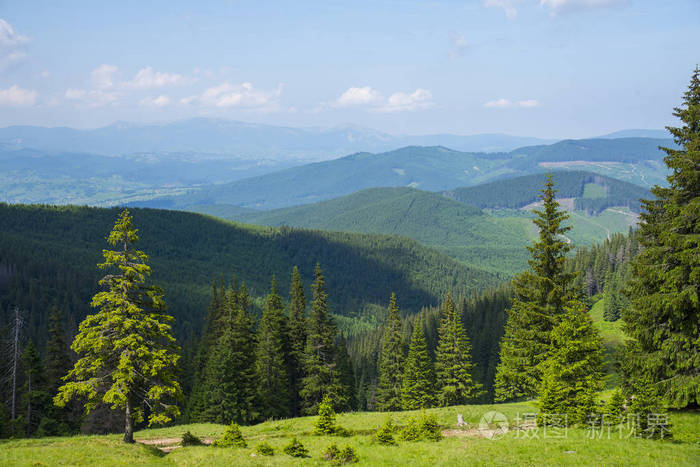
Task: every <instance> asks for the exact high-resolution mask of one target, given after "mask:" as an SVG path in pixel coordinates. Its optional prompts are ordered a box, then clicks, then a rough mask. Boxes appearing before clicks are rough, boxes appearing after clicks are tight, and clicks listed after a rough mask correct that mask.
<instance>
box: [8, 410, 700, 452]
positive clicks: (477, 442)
mask: <svg viewBox="0 0 700 467" xmlns="http://www.w3.org/2000/svg"><path fill="white" fill-rule="evenodd" d="M491 410H495V411H498V412H501V413H503V414H504V415H505V416H506V417H507V419H508V421H509V423H512V422H513V421H514V420H515V419H516V418H518V417H519V416H520V415H521V414H524V413H532V412H535V411H536V410H537V409H536V407H535V406H534V405H532V404H530V403H513V404H498V405H470V406H458V407H449V408H440V409H430V410H428V412H430V413H434V414H435V415H436V416H437V418H438V421H439V422H440V423H441V424H442V425H443V427H444V428H449V429H456V428H457V427H456V422H457V414H462V415H463V416H464V420H465V421H466V422H467V423H468V424H469V425H470V426H469V428H470V429H474V428H476V427H477V426H478V423H479V421H480V419H481V417H482V416H483V415H484V414H485V413H487V412H488V411H491ZM416 414H417V413H416V412H398V413H394V414H392V416H393V418H394V419H395V421H396V422H397V423H398V424H399V425H402V424H404V423H405V422H406V420H407V418H408V417H409V416H411V415H416ZM386 416H387V415H386V414H383V413H377V412H370V413H349V414H343V415H339V416H338V419H337V422H338V423H339V424H340V425H341V426H343V427H345V428H347V429H350V430H352V431H353V435H352V436H351V437H348V438H337V437H327V436H321V437H319V436H312V435H311V431H312V429H313V421H314V419H315V417H304V418H297V419H289V420H279V421H270V422H266V423H261V424H259V425H255V426H251V427H244V428H243V434H244V436H245V437H246V438H247V440H248V447H247V448H243V449H224V448H212V447H207V446H202V447H187V448H178V449H175V450H174V451H173V452H171V453H170V454H168V455H165V456H164V455H162V453H160V452H158V451H157V450H155V449H154V448H149V447H146V446H144V445H141V444H136V445H132V446H128V445H124V444H123V443H121V441H120V437H119V436H118V435H108V436H76V437H73V438H46V439H38V440H17V441H5V442H2V443H0V464H1V465H6V466H14V465H59V464H62V465H65V464H69V465H193V466H195V465H329V464H328V463H327V462H324V461H323V460H322V452H323V450H325V448H326V447H328V446H329V445H330V444H333V443H335V444H337V445H338V446H339V447H341V448H342V447H343V446H345V445H350V446H352V447H353V448H354V449H355V451H356V452H357V454H358V457H359V459H360V464H361V465H579V466H581V465H697V461H698V460H700V444H698V443H699V442H700V430H699V429H698V427H699V426H700V414H698V413H697V412H695V413H688V412H681V413H672V414H671V423H672V424H673V430H674V431H673V432H674V438H675V441H673V442H669V441H651V440H645V439H627V438H626V437H625V436H624V435H625V433H623V437H622V439H621V438H620V435H619V434H618V433H616V432H613V433H612V434H611V436H610V439H608V437H607V436H605V437H603V439H595V440H591V439H587V436H586V435H587V431H586V430H584V429H579V428H570V429H569V430H568V432H567V433H566V437H564V438H554V437H552V435H551V432H549V433H548V434H547V435H545V432H544V431H542V429H540V430H539V431H536V432H535V431H530V432H528V433H529V434H530V435H535V434H536V435H537V436H538V438H531V439H529V438H525V437H523V436H522V435H523V432H519V431H516V430H512V431H510V432H509V433H507V434H506V435H505V436H504V437H502V438H497V439H493V440H491V439H487V438H481V437H478V436H470V437H449V438H445V439H444V440H442V441H440V442H437V443H435V442H417V443H408V442H399V445H398V446H380V445H376V444H373V443H372V441H371V433H372V431H373V430H374V429H376V428H377V427H378V426H379V425H381V424H382V423H383V421H384V420H385V418H386ZM224 429H225V427H224V426H222V425H213V424H197V425H186V426H175V427H169V428H162V429H151V430H143V431H140V432H137V433H136V436H135V438H136V439H137V440H138V441H144V440H156V439H159V440H162V439H164V438H178V437H180V436H181V435H182V433H184V432H185V431H188V430H189V431H191V432H192V433H193V434H195V435H196V436H199V437H203V438H210V439H211V438H218V437H219V436H221V434H222V433H223V431H224ZM472 434H473V435H475V434H476V433H475V432H472ZM292 436H296V437H297V438H298V439H299V440H300V441H301V442H302V443H303V444H304V445H305V446H306V447H307V449H309V453H310V455H311V458H309V459H304V460H299V459H294V458H291V457H289V456H287V455H285V454H284V453H282V449H281V448H282V447H283V446H284V445H285V444H287V443H288V442H289V440H290V438H291V437H292ZM262 440H265V441H266V442H268V443H269V444H270V445H271V446H273V447H274V449H275V456H274V457H270V458H264V457H261V456H254V455H253V454H254V452H255V451H254V448H255V446H256V445H257V444H258V442H260V441H262ZM171 443H172V442H171Z"/></svg>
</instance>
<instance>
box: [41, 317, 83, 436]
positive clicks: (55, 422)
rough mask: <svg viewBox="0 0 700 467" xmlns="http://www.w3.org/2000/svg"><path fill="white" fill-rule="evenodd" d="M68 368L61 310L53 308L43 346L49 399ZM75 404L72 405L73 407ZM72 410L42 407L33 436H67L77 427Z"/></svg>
mask: <svg viewBox="0 0 700 467" xmlns="http://www.w3.org/2000/svg"><path fill="white" fill-rule="evenodd" d="M70 369H71V361H70V355H69V353H68V343H67V342H66V332H65V330H64V328H63V317H62V313H61V310H60V309H59V308H58V307H56V306H54V307H53V308H52V309H51V314H50V315H49V340H48V341H47V343H46V391H47V392H48V394H50V395H51V396H54V395H55V394H56V393H57V392H58V388H59V387H60V386H61V378H63V377H64V376H65V375H67V374H68V372H69V371H70ZM73 405H75V404H73ZM74 409H75V407H63V408H59V407H56V406H53V405H49V406H47V407H46V411H45V413H44V416H43V417H42V419H41V422H40V426H39V428H38V430H37V434H38V435H40V436H57V435H67V434H69V433H70V432H71V431H74V430H75V429H77V428H78V427H77V426H75V425H77V423H76V421H77V420H76V419H78V418H79V417H78V416H77V415H78V414H76V413H75V412H76V410H74Z"/></svg>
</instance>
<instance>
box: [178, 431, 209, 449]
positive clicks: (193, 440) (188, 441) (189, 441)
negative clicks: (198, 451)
mask: <svg viewBox="0 0 700 467" xmlns="http://www.w3.org/2000/svg"><path fill="white" fill-rule="evenodd" d="M202 444H204V443H202V440H201V439H199V438H197V437H196V436H195V435H193V434H192V433H190V432H189V431H187V432H185V434H183V435H182V441H181V442H180V445H181V446H201V445H202Z"/></svg>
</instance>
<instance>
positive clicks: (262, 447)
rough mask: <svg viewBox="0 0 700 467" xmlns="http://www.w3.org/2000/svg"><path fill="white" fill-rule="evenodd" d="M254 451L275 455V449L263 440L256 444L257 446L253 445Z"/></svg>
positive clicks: (264, 454)
mask: <svg viewBox="0 0 700 467" xmlns="http://www.w3.org/2000/svg"><path fill="white" fill-rule="evenodd" d="M255 451H256V452H257V453H258V454H260V455H262V456H274V455H275V450H274V449H273V448H272V446H270V445H269V444H267V443H266V442H264V441H263V442H262V443H260V444H258V445H257V446H255Z"/></svg>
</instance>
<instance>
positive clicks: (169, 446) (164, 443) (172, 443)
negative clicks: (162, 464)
mask: <svg viewBox="0 0 700 467" xmlns="http://www.w3.org/2000/svg"><path fill="white" fill-rule="evenodd" d="M200 439H201V440H202V443H204V444H207V445H208V444H211V443H212V442H213V441H214V440H213V439H211V438H200ZM136 442H137V443H140V444H145V445H146V446H153V447H155V448H158V449H160V450H161V451H163V452H164V453H166V454H167V453H169V452H172V451H174V450H175V449H177V448H179V447H182V446H181V445H180V443H181V442H182V438H181V437H177V438H154V439H137V440H136Z"/></svg>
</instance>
